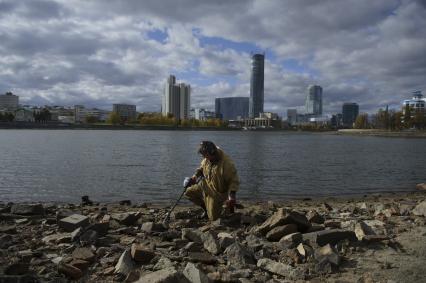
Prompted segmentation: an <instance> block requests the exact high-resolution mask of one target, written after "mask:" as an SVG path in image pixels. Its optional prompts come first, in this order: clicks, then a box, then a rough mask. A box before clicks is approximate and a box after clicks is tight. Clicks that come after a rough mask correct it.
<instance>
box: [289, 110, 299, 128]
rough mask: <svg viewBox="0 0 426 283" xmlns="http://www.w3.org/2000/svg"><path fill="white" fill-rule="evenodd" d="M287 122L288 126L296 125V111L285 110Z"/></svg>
mask: <svg viewBox="0 0 426 283" xmlns="http://www.w3.org/2000/svg"><path fill="white" fill-rule="evenodd" d="M287 122H288V123H289V124H290V125H295V124H296V123H297V109H287Z"/></svg>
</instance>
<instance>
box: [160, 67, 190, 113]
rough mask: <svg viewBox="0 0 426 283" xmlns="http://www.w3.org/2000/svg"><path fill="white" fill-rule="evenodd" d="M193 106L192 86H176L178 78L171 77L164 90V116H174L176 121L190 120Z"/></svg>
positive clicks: (162, 110) (182, 84)
mask: <svg viewBox="0 0 426 283" xmlns="http://www.w3.org/2000/svg"><path fill="white" fill-rule="evenodd" d="M190 106H191V86H190V85H188V84H184V83H180V84H176V77H175V76H173V75H170V76H169V78H168V79H167V82H166V86H165V88H164V95H163V101H162V106H161V112H162V114H163V116H167V115H168V114H172V115H173V117H175V118H176V119H181V120H186V119H189V110H190Z"/></svg>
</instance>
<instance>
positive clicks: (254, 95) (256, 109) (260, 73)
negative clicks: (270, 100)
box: [249, 54, 265, 118]
mask: <svg viewBox="0 0 426 283" xmlns="http://www.w3.org/2000/svg"><path fill="white" fill-rule="evenodd" d="M264 65H265V54H254V55H253V56H252V58H251V79H250V101H249V116H250V118H255V117H259V114H260V113H262V112H263V103H264V96H263V88H264Z"/></svg>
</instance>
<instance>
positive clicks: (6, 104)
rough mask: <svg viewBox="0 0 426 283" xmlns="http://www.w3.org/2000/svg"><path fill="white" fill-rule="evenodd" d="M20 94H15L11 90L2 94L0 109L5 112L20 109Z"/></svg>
mask: <svg viewBox="0 0 426 283" xmlns="http://www.w3.org/2000/svg"><path fill="white" fill-rule="evenodd" d="M18 105H19V96H17V95H14V94H13V93H11V92H6V93H5V94H1V95H0V110H4V111H5V112H8V111H10V112H14V111H16V110H17V109H18Z"/></svg>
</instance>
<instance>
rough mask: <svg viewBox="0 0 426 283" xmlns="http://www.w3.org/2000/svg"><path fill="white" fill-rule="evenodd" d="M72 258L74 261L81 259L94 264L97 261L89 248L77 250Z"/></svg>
mask: <svg viewBox="0 0 426 283" xmlns="http://www.w3.org/2000/svg"><path fill="white" fill-rule="evenodd" d="M72 257H73V258H74V259H81V260H85V261H88V262H93V261H94V260H95V254H94V253H93V252H92V250H91V249H89V248H76V249H75V250H74V251H73V252H72Z"/></svg>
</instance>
